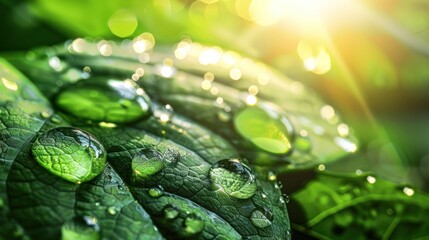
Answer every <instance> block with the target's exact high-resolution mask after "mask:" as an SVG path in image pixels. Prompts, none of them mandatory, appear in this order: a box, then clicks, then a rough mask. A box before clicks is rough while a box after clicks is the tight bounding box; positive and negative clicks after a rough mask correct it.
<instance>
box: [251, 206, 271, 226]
mask: <svg viewBox="0 0 429 240" xmlns="http://www.w3.org/2000/svg"><path fill="white" fill-rule="evenodd" d="M273 218H274V215H273V213H272V212H271V210H270V209H268V208H266V207H264V208H260V207H258V208H257V209H256V210H255V211H253V212H252V214H251V215H250V221H251V222H252V224H253V225H254V226H255V227H258V228H265V227H268V226H271V224H272V221H273Z"/></svg>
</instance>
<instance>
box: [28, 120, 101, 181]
mask: <svg viewBox="0 0 429 240" xmlns="http://www.w3.org/2000/svg"><path fill="white" fill-rule="evenodd" d="M31 151H32V153H33V157H34V159H36V161H37V162H38V163H39V164H40V165H41V166H42V167H44V168H45V169H47V170H48V171H49V172H51V173H52V174H54V175H57V176H59V177H61V178H63V179H65V180H67V181H70V182H74V183H81V182H86V181H89V180H91V179H93V178H95V177H96V176H98V175H99V174H100V173H101V172H102V171H103V169H104V167H105V166H106V151H105V149H104V147H103V145H101V143H100V142H99V141H98V140H97V139H96V138H95V137H94V136H92V135H91V134H89V133H88V132H85V131H83V130H80V129H77V128H72V127H59V128H54V129H51V130H49V131H46V132H44V133H43V134H41V135H40V136H39V137H38V138H37V139H36V141H35V142H34V143H33V146H32V149H31Z"/></svg>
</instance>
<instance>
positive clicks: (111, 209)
mask: <svg viewBox="0 0 429 240" xmlns="http://www.w3.org/2000/svg"><path fill="white" fill-rule="evenodd" d="M118 211H119V209H118V207H115V206H111V207H108V208H107V212H108V213H109V214H110V215H116V214H117V213H118Z"/></svg>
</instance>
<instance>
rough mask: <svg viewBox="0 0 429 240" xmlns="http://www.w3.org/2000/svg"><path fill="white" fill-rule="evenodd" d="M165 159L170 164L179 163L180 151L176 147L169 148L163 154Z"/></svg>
mask: <svg viewBox="0 0 429 240" xmlns="http://www.w3.org/2000/svg"><path fill="white" fill-rule="evenodd" d="M163 158H164V161H166V162H167V163H169V164H177V163H178V162H179V161H180V158H181V156H180V152H179V151H177V150H176V149H173V148H169V149H167V150H166V151H165V152H164V154H163Z"/></svg>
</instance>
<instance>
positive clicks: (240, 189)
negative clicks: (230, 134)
mask: <svg viewBox="0 0 429 240" xmlns="http://www.w3.org/2000/svg"><path fill="white" fill-rule="evenodd" d="M210 180H211V181H212V185H213V187H214V188H216V189H220V190H221V191H224V192H225V193H227V194H228V195H230V196H233V197H235V198H239V199H248V198H250V197H252V196H253V195H254V194H255V191H256V182H255V176H254V175H253V173H252V172H251V170H250V168H249V167H248V166H246V165H245V164H243V163H241V162H240V161H239V160H238V159H235V158H233V159H224V160H221V161H219V162H217V163H216V164H215V165H213V166H212V167H211V169H210Z"/></svg>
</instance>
